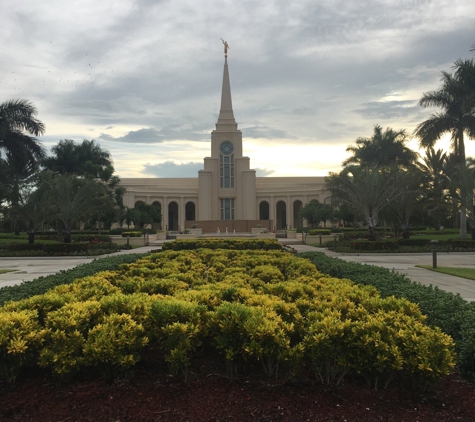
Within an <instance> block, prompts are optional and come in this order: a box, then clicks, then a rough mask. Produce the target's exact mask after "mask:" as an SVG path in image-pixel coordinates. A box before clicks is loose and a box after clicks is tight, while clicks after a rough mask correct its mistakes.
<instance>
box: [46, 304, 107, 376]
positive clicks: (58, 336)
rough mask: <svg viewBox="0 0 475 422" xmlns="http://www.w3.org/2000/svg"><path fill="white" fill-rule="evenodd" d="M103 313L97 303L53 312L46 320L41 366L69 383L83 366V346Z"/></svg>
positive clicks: (71, 306) (76, 305)
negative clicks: (49, 369)
mask: <svg viewBox="0 0 475 422" xmlns="http://www.w3.org/2000/svg"><path fill="white" fill-rule="evenodd" d="M100 311H101V306H100V303H99V302H97V301H85V302H75V303H69V304H67V305H65V306H64V307H62V308H61V309H58V310H56V311H53V312H50V313H49V314H48V316H47V318H46V321H45V327H46V333H45V336H44V338H45V344H44V347H43V348H42V350H41V352H40V358H39V361H38V363H39V365H40V366H44V367H49V368H51V370H52V371H53V372H54V373H55V374H57V375H59V376H60V377H61V378H63V379H66V380H68V379H69V378H70V377H71V376H72V375H74V374H75V373H76V372H77V371H79V369H80V368H81V367H82V366H84V364H85V362H84V357H83V346H84V343H85V341H86V338H87V335H88V331H89V330H90V329H91V328H92V327H93V326H94V325H95V324H96V323H97V320H98V318H99V315H100Z"/></svg>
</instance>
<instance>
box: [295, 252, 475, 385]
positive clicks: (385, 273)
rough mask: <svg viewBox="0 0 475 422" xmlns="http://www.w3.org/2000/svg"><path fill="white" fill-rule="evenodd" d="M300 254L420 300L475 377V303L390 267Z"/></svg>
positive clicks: (331, 270) (385, 291)
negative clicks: (451, 340)
mask: <svg viewBox="0 0 475 422" xmlns="http://www.w3.org/2000/svg"><path fill="white" fill-rule="evenodd" d="M298 256H300V257H302V258H307V259H308V260H310V262H312V263H314V264H315V265H316V266H317V268H318V269H319V270H320V271H321V272H323V273H325V274H329V275H330V276H332V277H339V278H348V279H350V280H352V281H354V282H355V283H358V284H361V285H370V286H374V287H376V288H377V289H378V291H379V292H380V294H381V296H382V297H390V296H395V297H397V298H405V299H407V300H409V301H411V302H414V303H417V304H418V305H419V307H420V309H421V312H422V313H423V314H424V315H426V316H427V319H426V324H427V325H429V326H430V327H439V328H440V329H441V330H442V331H443V332H444V333H446V334H449V335H450V336H451V337H452V338H453V339H454V341H455V350H456V352H457V366H458V368H459V369H460V371H461V373H462V375H463V376H464V377H466V378H467V379H470V380H475V363H474V362H475V360H474V358H475V341H474V338H475V303H468V302H466V301H465V300H463V299H462V297H461V296H460V295H458V294H457V295H455V294H453V293H449V292H445V291H443V290H441V289H439V288H438V287H433V286H424V285H422V284H420V283H416V282H413V281H411V280H410V279H408V278H407V277H406V276H404V275H402V274H398V273H394V272H391V271H390V270H388V269H386V268H382V267H376V266H372V265H362V264H358V263H354V262H345V261H342V260H340V259H335V258H329V257H327V256H326V255H325V254H323V253H321V252H305V253H302V254H299V255H298Z"/></svg>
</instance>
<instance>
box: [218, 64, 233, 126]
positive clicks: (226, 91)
mask: <svg viewBox="0 0 475 422" xmlns="http://www.w3.org/2000/svg"><path fill="white" fill-rule="evenodd" d="M216 130H222V131H232V130H237V123H236V120H235V119H234V113H233V103H232V100H231V84H230V83H229V71H228V56H227V55H225V57H224V72H223V88H222V91H221V110H220V111H219V117H218V121H217V123H216Z"/></svg>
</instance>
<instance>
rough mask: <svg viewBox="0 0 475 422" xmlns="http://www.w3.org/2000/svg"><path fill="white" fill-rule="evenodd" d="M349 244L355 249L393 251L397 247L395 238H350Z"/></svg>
mask: <svg viewBox="0 0 475 422" xmlns="http://www.w3.org/2000/svg"><path fill="white" fill-rule="evenodd" d="M345 236H346V235H345ZM350 245H351V247H352V248H353V249H356V250H357V251H394V250H396V249H397V247H398V243H397V241H396V240H376V241H369V240H352V241H350Z"/></svg>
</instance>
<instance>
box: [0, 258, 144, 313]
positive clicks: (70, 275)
mask: <svg viewBox="0 0 475 422" xmlns="http://www.w3.org/2000/svg"><path fill="white" fill-rule="evenodd" d="M143 256H144V254H127V255H117V256H109V257H106V258H100V259H95V260H94V261H92V262H90V263H88V264H81V265H78V266H77V267H74V268H72V269H70V270H64V271H60V272H59V273H58V274H54V275H48V276H45V277H39V278H37V279H35V280H32V281H24V282H23V283H22V284H18V285H16V286H6V287H2V288H0V306H1V305H3V304H4V303H6V302H8V301H10V300H21V299H26V298H29V297H31V296H35V295H40V294H43V293H46V292H47V291H48V290H50V289H52V288H53V287H56V286H59V285H60V284H70V283H72V282H73V281H74V280H76V279H78V278H81V277H86V276H89V275H93V274H95V273H97V272H100V271H108V270H117V269H118V268H119V267H120V265H121V264H127V263H130V262H135V261H137V259H139V258H141V257H143Z"/></svg>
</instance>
